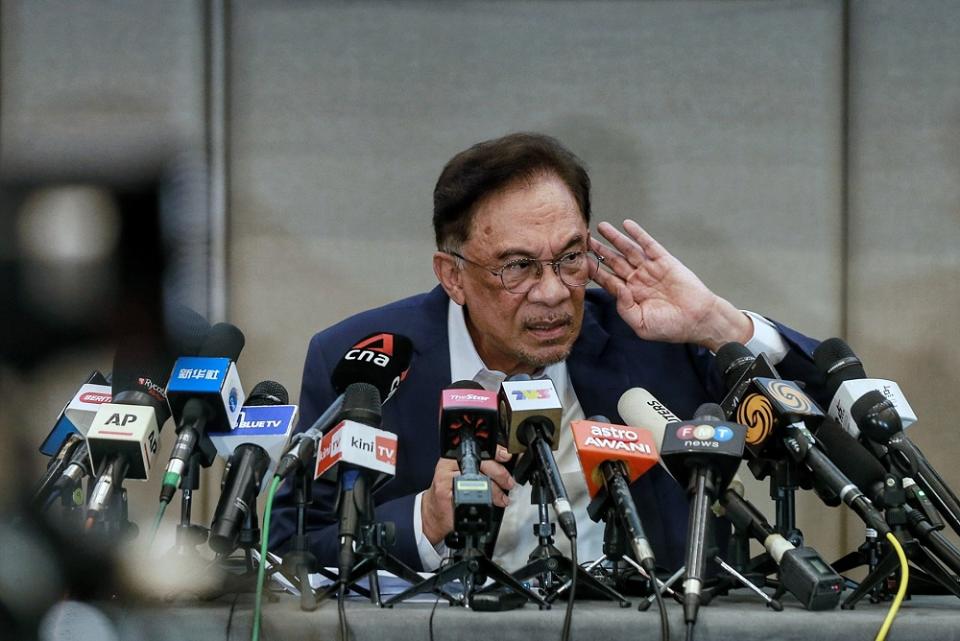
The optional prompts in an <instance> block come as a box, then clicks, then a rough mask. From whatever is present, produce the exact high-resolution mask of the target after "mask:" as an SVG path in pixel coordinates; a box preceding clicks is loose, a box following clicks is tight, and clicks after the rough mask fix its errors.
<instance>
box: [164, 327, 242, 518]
mask: <svg viewBox="0 0 960 641" xmlns="http://www.w3.org/2000/svg"><path fill="white" fill-rule="evenodd" d="M243 345H244V337H243V333H242V332H241V331H240V330H239V329H237V327H235V326H234V325H231V324H229V323H218V324H216V325H214V326H213V327H212V328H211V329H210V333H209V334H208V335H207V338H206V339H205V340H204V342H203V345H202V347H201V348H200V355H199V356H184V357H181V358H178V359H177V362H176V363H175V364H174V366H173V373H172V374H171V375H170V383H169V385H168V386H167V397H168V398H169V400H170V409H171V410H172V412H173V417H174V419H176V421H177V440H176V443H174V446H173V451H172V452H171V453H170V461H169V462H168V463H167V469H166V473H165V474H164V476H163V483H162V485H161V489H160V501H161V502H163V503H169V502H170V500H171V499H172V498H173V495H174V494H175V493H176V491H177V488H178V487H179V486H180V480H181V478H182V477H183V474H184V470H185V469H186V467H187V465H188V464H189V460H190V457H191V456H193V455H194V454H195V453H196V454H198V455H199V463H200V465H201V466H203V467H209V466H210V465H211V464H212V463H213V460H214V459H215V458H216V454H217V450H216V447H214V445H213V442H212V441H211V440H210V437H209V435H208V432H209V431H221V432H222V431H228V430H230V429H231V428H232V427H233V426H234V425H236V423H237V419H238V417H239V413H240V408H241V407H242V405H243V403H244V400H245V395H244V392H243V387H242V386H241V384H240V376H239V374H238V373H237V366H236V363H235V361H236V360H237V359H238V358H239V356H240V352H241V351H242V350H243Z"/></svg>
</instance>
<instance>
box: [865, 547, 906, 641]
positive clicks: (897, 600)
mask: <svg viewBox="0 0 960 641" xmlns="http://www.w3.org/2000/svg"><path fill="white" fill-rule="evenodd" d="M887 541H889V542H890V546H891V547H892V548H893V549H894V551H895V552H896V553H897V558H899V559H900V567H901V568H902V574H901V575H900V587H899V588H898V589H897V595H896V596H895V597H894V598H893V603H891V604H890V610H889V611H888V612H887V616H886V618H884V620H883V625H882V626H880V631H879V632H877V637H876V639H875V640H874V641H884V640H885V639H886V638H887V633H888V632H890V626H892V625H893V619H894V617H896V616H897V613H898V612H900V604H901V603H903V598H904V597H905V596H906V594H907V584H908V582H909V580H910V565H909V564H908V563H907V555H906V554H904V553H903V548H902V547H900V541H898V540H897V537H895V536H894V535H893V533H892V532H887Z"/></svg>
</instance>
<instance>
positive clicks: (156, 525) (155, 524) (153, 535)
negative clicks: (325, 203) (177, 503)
mask: <svg viewBox="0 0 960 641" xmlns="http://www.w3.org/2000/svg"><path fill="white" fill-rule="evenodd" d="M168 505H170V504H169V503H167V502H166V501H160V509H159V510H157V518H155V519H154V520H153V530H152V531H151V532H150V545H149V547H148V548H147V549H152V548H153V541H154V539H156V538H157V530H159V529H160V521H161V520H163V513H164V512H166V511H167V506H168Z"/></svg>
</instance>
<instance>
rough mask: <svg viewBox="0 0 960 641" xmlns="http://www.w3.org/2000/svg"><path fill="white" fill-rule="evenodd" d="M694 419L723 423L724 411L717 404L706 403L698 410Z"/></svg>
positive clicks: (694, 414)
mask: <svg viewBox="0 0 960 641" xmlns="http://www.w3.org/2000/svg"><path fill="white" fill-rule="evenodd" d="M693 417H694V419H698V418H703V419H712V420H714V421H722V420H724V417H723V409H722V408H721V407H720V406H719V405H717V404H716V403H704V404H703V405H701V406H700V407H698V408H697V411H696V412H694V413H693Z"/></svg>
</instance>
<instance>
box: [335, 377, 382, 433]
mask: <svg viewBox="0 0 960 641" xmlns="http://www.w3.org/2000/svg"><path fill="white" fill-rule="evenodd" d="M380 407H381V403H380V392H379V390H377V388H376V387H374V386H373V385H370V384H369V383H351V384H350V385H347V389H346V390H344V392H343V407H342V408H341V409H340V420H341V421H356V422H357V423H363V424H364V425H371V426H373V427H380V420H381V418H382V414H381V409H380Z"/></svg>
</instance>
